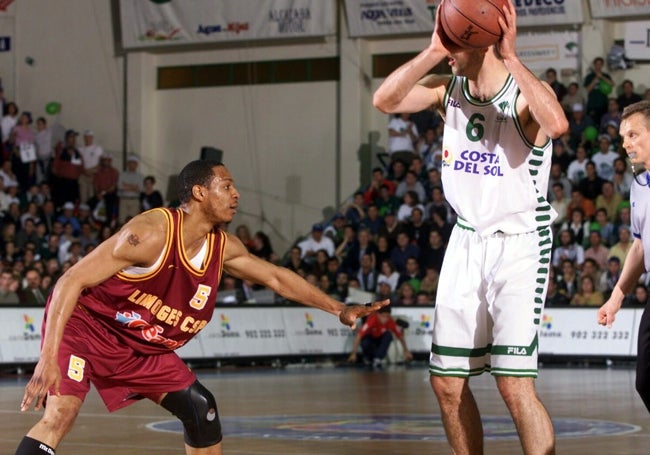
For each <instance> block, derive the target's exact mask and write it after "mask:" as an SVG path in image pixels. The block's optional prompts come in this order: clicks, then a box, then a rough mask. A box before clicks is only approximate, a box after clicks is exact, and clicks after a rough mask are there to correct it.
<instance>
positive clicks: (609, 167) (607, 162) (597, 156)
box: [591, 134, 619, 180]
mask: <svg viewBox="0 0 650 455" xmlns="http://www.w3.org/2000/svg"><path fill="white" fill-rule="evenodd" d="M618 157H619V155H618V154H617V153H616V152H614V148H613V147H612V138H611V137H609V134H601V135H600V136H598V152H596V153H594V155H593V156H592V157H591V161H593V162H594V164H595V165H596V172H597V173H598V176H599V177H600V178H602V179H604V180H612V178H613V177H614V161H615V160H616V158H618Z"/></svg>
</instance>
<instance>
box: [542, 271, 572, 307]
mask: <svg viewBox="0 0 650 455" xmlns="http://www.w3.org/2000/svg"><path fill="white" fill-rule="evenodd" d="M568 305H569V299H568V298H567V297H566V295H564V294H561V293H560V292H559V291H558V286H557V281H556V278H555V269H554V268H552V267H551V270H550V271H549V276H548V284H547V289H546V301H545V303H544V307H545V308H548V307H562V306H568Z"/></svg>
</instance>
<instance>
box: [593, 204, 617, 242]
mask: <svg viewBox="0 0 650 455" xmlns="http://www.w3.org/2000/svg"><path fill="white" fill-rule="evenodd" d="M589 231H590V232H591V231H598V232H600V236H601V238H602V241H603V243H604V244H605V245H606V246H611V245H613V244H614V243H615V241H616V232H615V230H614V223H612V222H610V221H609V219H608V216H607V210H605V209H598V210H596V215H595V217H594V221H592V222H591V224H590V226H589Z"/></svg>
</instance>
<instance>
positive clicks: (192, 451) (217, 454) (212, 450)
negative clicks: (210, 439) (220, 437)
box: [185, 443, 222, 455]
mask: <svg viewBox="0 0 650 455" xmlns="http://www.w3.org/2000/svg"><path fill="white" fill-rule="evenodd" d="M185 453H186V454H187V455H221V453H222V452H221V443H219V444H215V445H213V446H210V447H204V448H201V449H197V448H196V447H190V446H188V445H187V444H185Z"/></svg>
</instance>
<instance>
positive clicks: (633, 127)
mask: <svg viewBox="0 0 650 455" xmlns="http://www.w3.org/2000/svg"><path fill="white" fill-rule="evenodd" d="M649 123H650V121H649V120H647V119H646V118H645V116H644V115H643V114H641V113H636V114H633V115H631V116H629V117H627V118H626V119H625V120H623V121H622V122H621V128H620V133H621V137H622V138H623V148H624V149H625V152H626V153H627V156H628V157H629V158H630V162H631V163H632V164H642V165H643V166H645V167H646V169H650V130H649V129H648V126H649Z"/></svg>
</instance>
